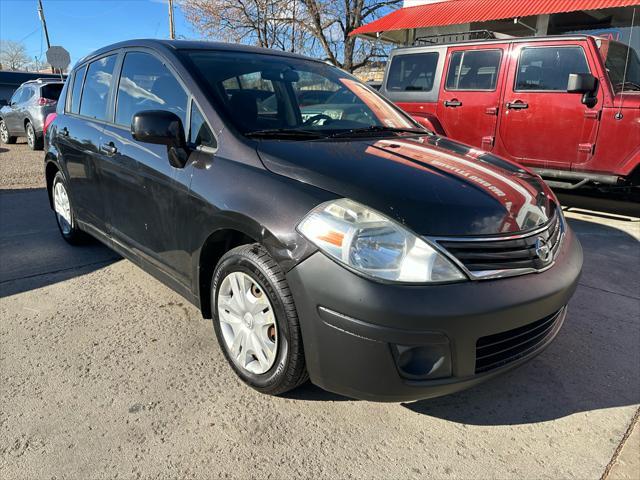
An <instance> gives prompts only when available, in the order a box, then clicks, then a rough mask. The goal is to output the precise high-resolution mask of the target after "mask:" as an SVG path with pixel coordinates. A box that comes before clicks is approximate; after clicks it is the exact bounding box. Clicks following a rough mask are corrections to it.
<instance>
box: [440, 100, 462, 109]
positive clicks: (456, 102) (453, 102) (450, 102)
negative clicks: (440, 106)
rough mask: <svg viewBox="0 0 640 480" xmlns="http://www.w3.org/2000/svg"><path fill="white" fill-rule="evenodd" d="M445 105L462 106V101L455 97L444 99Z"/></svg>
mask: <svg viewBox="0 0 640 480" xmlns="http://www.w3.org/2000/svg"><path fill="white" fill-rule="evenodd" d="M444 106H445V107H453V108H455V107H461V106H462V102H461V101H460V100H458V99H456V98H454V99H453V100H445V101H444Z"/></svg>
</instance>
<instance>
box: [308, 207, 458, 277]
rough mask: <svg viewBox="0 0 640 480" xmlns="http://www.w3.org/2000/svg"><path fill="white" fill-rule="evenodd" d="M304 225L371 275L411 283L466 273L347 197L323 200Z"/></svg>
mask: <svg viewBox="0 0 640 480" xmlns="http://www.w3.org/2000/svg"><path fill="white" fill-rule="evenodd" d="M298 230H299V231H300V233H302V234H303V235H304V236H305V237H306V238H307V239H309V240H310V241H311V242H313V243H314V244H315V245H316V246H317V247H318V248H320V249H321V250H322V251H323V252H324V253H326V254H327V255H329V256H331V257H333V258H334V259H336V260H338V261H339V262H341V263H343V264H345V265H347V266H349V267H351V268H353V269H355V270H356V271H358V272H361V273H363V274H365V275H368V276H371V277H375V278H379V279H383V280H389V281H395V282H407V283H429V282H454V281H460V280H465V278H466V277H465V276H464V275H463V274H462V272H461V271H460V270H458V269H457V268H456V267H455V265H453V264H452V263H451V262H450V261H449V260H448V259H447V258H446V257H444V256H443V255H442V254H440V253H439V252H438V251H437V250H435V249H434V248H433V247H432V246H431V245H429V244H428V243H426V242H425V241H424V240H422V239H420V238H418V237H417V236H415V235H414V234H413V233H411V232H409V231H408V230H406V229H405V228H404V227H402V226H401V225H399V224H397V223H395V222H394V221H392V220H390V219H388V218H387V217H385V216H383V215H381V214H380V213H378V212H375V211H373V210H371V209H369V208H367V207H365V206H364V205H360V204H359V203H357V202H354V201H353V200H349V199H347V198H342V199H340V200H335V201H332V202H327V203H323V204H322V205H319V206H318V207H316V208H315V209H313V210H312V211H311V212H310V213H309V214H308V215H307V216H306V217H305V218H304V220H302V222H300V225H299V226H298Z"/></svg>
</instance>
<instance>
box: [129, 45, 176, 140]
mask: <svg viewBox="0 0 640 480" xmlns="http://www.w3.org/2000/svg"><path fill="white" fill-rule="evenodd" d="M144 110H166V111H169V112H173V113H175V114H176V115H177V116H178V117H179V118H180V120H182V125H183V128H184V127H185V125H186V122H187V94H186V93H185V91H184V89H183V88H182V86H181V85H180V83H178V81H177V80H176V78H175V77H174V76H173V74H172V73H171V72H170V71H169V69H168V68H167V67H165V66H164V65H163V64H162V62H160V60H158V59H157V58H156V57H154V56H153V55H150V54H148V53H140V52H130V53H127V55H126V56H125V58H124V63H123V65H122V74H121V75H120V83H119V84H118V99H117V104H116V123H117V124H118V125H122V126H124V127H127V128H128V127H129V126H130V125H131V120H132V119H133V116H134V115H135V114H136V113H138V112H141V111H144Z"/></svg>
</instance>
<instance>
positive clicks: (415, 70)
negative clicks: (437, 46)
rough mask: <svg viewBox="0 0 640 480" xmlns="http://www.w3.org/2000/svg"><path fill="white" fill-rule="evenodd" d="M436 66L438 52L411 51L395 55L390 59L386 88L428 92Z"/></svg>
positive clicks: (400, 90)
mask: <svg viewBox="0 0 640 480" xmlns="http://www.w3.org/2000/svg"><path fill="white" fill-rule="evenodd" d="M437 67H438V54H437V53H435V52H432V53H413V54H410V55H396V56H394V57H393V60H392V61H391V66H390V67H389V75H388V77H387V90H394V91H399V92H429V91H431V89H433V82H434V79H435V75H436V69H437Z"/></svg>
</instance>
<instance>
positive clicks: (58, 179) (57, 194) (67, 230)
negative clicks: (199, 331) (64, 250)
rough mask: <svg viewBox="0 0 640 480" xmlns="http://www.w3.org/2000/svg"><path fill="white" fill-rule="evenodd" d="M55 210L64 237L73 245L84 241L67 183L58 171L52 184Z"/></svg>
mask: <svg viewBox="0 0 640 480" xmlns="http://www.w3.org/2000/svg"><path fill="white" fill-rule="evenodd" d="M51 198H52V201H53V202H52V203H53V210H54V212H55V214H56V221H57V222H58V229H59V230H60V234H61V235H62V238H64V239H65V240H66V241H67V242H69V243H70V244H72V245H77V244H79V243H83V241H84V240H85V238H86V237H85V235H84V233H83V232H82V231H80V229H79V228H78V225H77V224H76V220H75V216H74V212H73V206H72V205H71V199H70V198H69V193H68V190H67V184H66V181H65V179H64V176H63V175H62V173H60V172H58V173H56V176H55V177H54V178H53V184H52V186H51Z"/></svg>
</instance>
